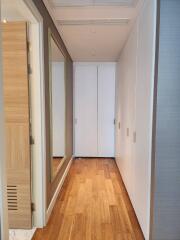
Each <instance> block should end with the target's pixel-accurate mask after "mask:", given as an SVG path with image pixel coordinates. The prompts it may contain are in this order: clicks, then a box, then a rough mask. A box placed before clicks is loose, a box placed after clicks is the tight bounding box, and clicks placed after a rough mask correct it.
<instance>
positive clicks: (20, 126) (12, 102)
mask: <svg viewBox="0 0 180 240" xmlns="http://www.w3.org/2000/svg"><path fill="white" fill-rule="evenodd" d="M2 27H3V31H2V37H3V79H4V103H5V127H6V160H7V184H8V213H9V225H10V228H31V188H30V186H31V182H30V181H31V179H30V167H31V164H30V143H29V89H28V70H27V66H28V62H27V59H28V55H27V54H28V53H27V27H26V23H25V22H9V23H6V24H3V25H2Z"/></svg>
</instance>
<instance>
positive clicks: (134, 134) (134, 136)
mask: <svg viewBox="0 0 180 240" xmlns="http://www.w3.org/2000/svg"><path fill="white" fill-rule="evenodd" d="M133 142H134V143H136V132H133Z"/></svg>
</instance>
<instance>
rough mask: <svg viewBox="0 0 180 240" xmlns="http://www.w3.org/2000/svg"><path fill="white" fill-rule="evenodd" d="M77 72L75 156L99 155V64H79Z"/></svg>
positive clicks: (75, 71)
mask: <svg viewBox="0 0 180 240" xmlns="http://www.w3.org/2000/svg"><path fill="white" fill-rule="evenodd" d="M74 74H75V86H74V87H75V112H74V114H75V119H74V121H75V156H77V157H78V156H81V157H97V156H98V149H97V133H98V126H97V66H95V65H83V64H82V65H77V66H75V70H74Z"/></svg>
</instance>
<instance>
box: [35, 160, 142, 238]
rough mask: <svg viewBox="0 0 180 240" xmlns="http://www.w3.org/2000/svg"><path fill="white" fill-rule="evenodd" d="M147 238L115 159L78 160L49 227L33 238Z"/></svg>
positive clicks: (73, 165)
mask: <svg viewBox="0 0 180 240" xmlns="http://www.w3.org/2000/svg"><path fill="white" fill-rule="evenodd" d="M131 239H133V240H135V239H136V240H141V239H144V238H143V235H142V233H141V230H140V227H139V224H138V222H137V219H136V216H135V213H134V210H133V208H132V206H131V203H130V201H129V198H128V196H127V193H126V190H125V188H124V185H123V182H122V179H121V177H120V174H119V172H118V169H117V166H116V164H115V162H114V160H112V159H76V160H75V161H74V162H73V164H72V167H71V169H70V173H69V175H68V177H67V180H66V182H65V184H64V187H63V189H62V191H61V193H60V195H59V197H58V200H57V203H56V206H55V208H54V210H53V213H52V216H51V218H50V220H49V223H48V225H47V227H46V228H44V229H39V230H37V231H36V233H35V236H34V238H33V240H131Z"/></svg>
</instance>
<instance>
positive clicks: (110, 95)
mask: <svg viewBox="0 0 180 240" xmlns="http://www.w3.org/2000/svg"><path fill="white" fill-rule="evenodd" d="M114 119H115V64H102V65H99V66H98V156H99V157H114V144H115V143H114V142H115V135H114V130H115V125H114Z"/></svg>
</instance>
